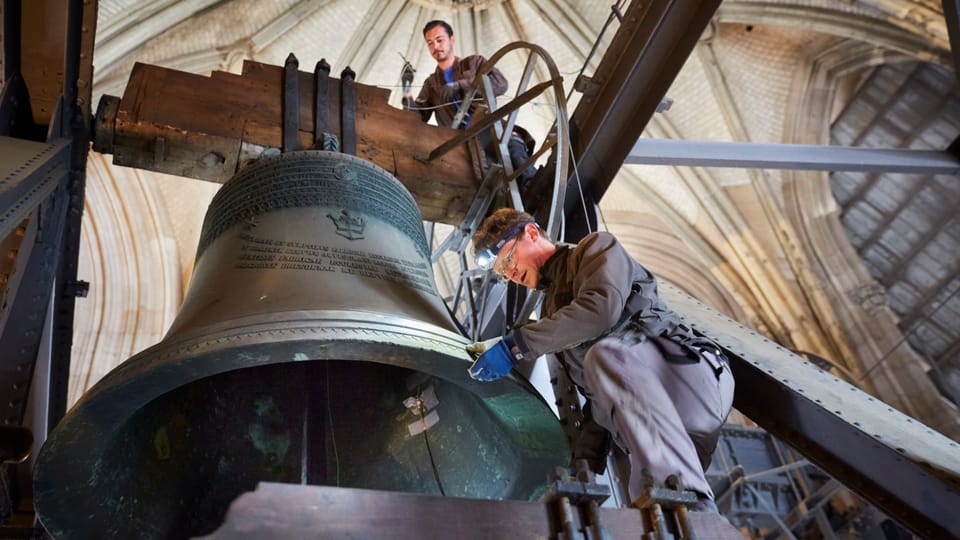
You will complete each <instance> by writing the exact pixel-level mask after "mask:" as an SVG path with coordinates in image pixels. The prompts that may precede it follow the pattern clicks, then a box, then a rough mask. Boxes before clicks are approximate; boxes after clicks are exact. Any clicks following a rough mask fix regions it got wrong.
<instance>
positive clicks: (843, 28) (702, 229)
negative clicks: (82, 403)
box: [71, 0, 960, 439]
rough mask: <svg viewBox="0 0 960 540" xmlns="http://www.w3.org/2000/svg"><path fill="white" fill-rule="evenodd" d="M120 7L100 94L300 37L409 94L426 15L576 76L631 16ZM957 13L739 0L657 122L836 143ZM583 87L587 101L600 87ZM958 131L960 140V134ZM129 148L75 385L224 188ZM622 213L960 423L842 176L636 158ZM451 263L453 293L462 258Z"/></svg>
mask: <svg viewBox="0 0 960 540" xmlns="http://www.w3.org/2000/svg"><path fill="white" fill-rule="evenodd" d="M99 9H100V13H99V20H98V28H97V46H96V51H95V56H94V65H95V69H96V71H95V78H94V100H95V102H96V101H97V100H98V99H99V97H100V96H101V95H104V94H110V95H117V96H120V95H122V92H123V88H124V85H125V82H126V79H127V77H128V75H129V73H130V70H131V68H132V66H133V64H134V62H145V63H150V64H157V65H161V66H166V67H170V68H174V69H179V70H183V71H188V72H193V73H209V72H211V71H215V70H222V71H231V72H239V69H240V66H241V65H242V62H243V60H247V59H252V60H256V61H259V62H264V63H269V64H276V65H282V64H283V62H284V59H285V58H286V57H287V55H288V54H290V53H291V52H292V53H294V54H295V55H296V56H297V58H298V59H299V60H300V66H301V69H302V70H303V71H310V70H311V69H312V66H313V65H314V63H315V62H317V61H318V60H320V59H321V58H325V59H326V60H327V61H328V62H330V64H331V65H332V66H333V70H332V73H333V74H334V75H336V74H338V73H339V72H340V70H342V69H343V68H345V67H347V66H349V67H351V68H352V69H353V70H354V71H355V72H356V73H357V79H358V81H359V82H361V83H364V84H370V85H376V86H380V87H384V88H390V89H393V93H392V94H391V103H392V104H394V105H398V104H399V91H398V85H399V76H400V68H401V65H402V63H403V58H407V59H409V60H410V61H411V62H412V63H413V65H414V66H415V67H416V69H417V75H416V83H419V82H420V81H422V79H423V78H424V77H425V76H426V74H428V73H429V72H430V71H431V70H432V69H433V61H432V59H431V58H430V57H429V55H428V54H427V52H426V49H425V47H424V46H423V43H422V37H421V34H420V29H421V28H422V27H423V25H424V23H425V22H427V21H428V20H431V19H436V18H441V19H445V20H448V21H450V22H451V24H452V25H453V26H454V29H455V34H456V39H457V43H456V44H457V50H458V52H459V53H460V54H461V55H465V54H470V53H473V52H477V53H481V54H485V55H487V56H490V55H491V54H492V53H494V52H495V51H496V50H497V49H499V48H500V47H501V46H503V45H505V44H507V43H509V42H512V41H517V40H524V41H529V42H532V43H536V44H538V45H541V46H542V47H544V48H545V49H546V50H547V51H548V52H549V53H550V54H551V56H552V57H553V59H554V61H555V62H556V64H557V65H558V67H559V70H560V72H561V74H562V76H563V77H564V87H565V88H567V89H568V90H569V89H571V88H572V85H573V82H574V80H575V79H576V77H577V75H578V74H579V73H580V71H581V69H582V68H583V67H584V65H586V70H585V73H586V74H587V75H589V74H590V73H592V70H593V68H594V67H595V66H596V64H597V62H598V61H599V59H600V58H601V56H602V54H603V51H604V50H605V48H606V45H607V44H608V43H609V41H610V38H611V37H612V35H613V32H615V31H616V28H617V22H616V20H613V21H612V23H610V24H609V28H608V29H607V31H606V32H605V33H604V32H603V29H604V27H605V26H606V25H607V23H608V22H609V21H610V19H611V9H610V5H609V3H601V2H592V1H586V0H503V1H497V0H487V1H475V2H469V1H457V0H450V1H442V0H434V1H430V0H408V1H405V0H390V1H372V0H300V1H297V0H284V1H281V0H276V1H271V2H261V1H257V0H194V1H180V2H178V1H173V0H166V1H147V0H105V1H101V2H100V8H99ZM940 9H941V8H940V2H939V0H913V1H907V0H843V1H839V0H759V1H752V0H726V1H725V2H724V3H723V4H722V5H721V7H720V10H719V11H718V12H717V14H716V16H715V18H714V21H713V22H712V24H711V25H710V28H709V29H708V31H707V32H706V33H705V34H704V35H703V36H702V37H701V40H700V43H699V45H698V46H697V48H696V50H695V52H694V54H693V55H691V57H690V59H689V60H688V62H687V64H686V65H685V67H684V68H683V70H682V71H681V72H680V75H679V76H678V78H677V80H676V82H675V83H674V84H673V86H672V88H671V89H670V91H669V92H668V96H669V97H670V98H671V99H673V105H672V107H671V108H670V109H669V111H667V112H665V113H662V114H657V115H655V117H654V119H653V120H652V121H651V122H650V124H649V125H648V128H647V130H646V132H645V133H644V136H645V137H656V138H673V139H689V140H715V141H752V142H766V143H784V142H786V143H810V144H827V143H829V142H830V130H831V125H833V124H834V121H835V120H836V119H837V117H838V116H840V115H841V113H842V112H843V111H844V110H847V109H848V106H849V105H850V104H851V103H852V102H853V101H855V100H856V99H858V96H859V94H858V91H859V89H860V88H861V86H862V84H863V82H864V81H865V80H868V79H869V77H870V76H871V74H873V73H875V71H876V70H877V68H878V67H883V66H888V65H898V64H900V63H902V62H920V63H924V64H926V63H930V64H936V65H938V66H940V67H939V68H938V69H942V70H951V69H952V66H951V65H950V61H951V60H950V58H951V57H950V53H949V44H948V36H947V30H946V26H945V24H944V21H943V16H942V14H941V12H940ZM595 43H599V46H598V49H597V52H596V54H594V55H593V56H591V50H592V48H593V47H594V44H595ZM402 57H403V58H402ZM522 60H523V59H522V58H520V57H519V56H517V57H511V56H509V55H508V56H507V57H505V58H504V61H503V62H502V63H501V64H500V67H501V69H502V71H504V72H505V73H506V75H507V77H508V78H511V77H512V78H513V79H516V77H518V76H519V73H520V72H521V71H522V69H523V65H522V63H521V62H522ZM546 76H547V75H546V72H545V71H538V72H537V73H536V74H535V76H534V78H535V79H538V78H539V79H542V78H545V77H546ZM534 82H537V81H534ZM952 92H953V96H955V97H956V95H957V90H956V80H955V79H954V87H953V90H952ZM570 96H571V97H570V100H569V102H568V108H569V110H571V111H572V110H573V109H574V108H575V106H576V103H577V100H578V98H579V94H577V93H576V92H572V91H570ZM553 107H554V105H553V104H552V103H550V102H549V100H547V99H543V100H541V101H538V102H537V103H535V104H534V106H531V107H525V108H524V109H523V110H521V114H520V120H519V122H520V123H521V124H523V125H524V126H527V127H528V128H529V129H530V130H531V131H532V132H533V133H534V135H535V136H537V137H538V138H542V137H543V136H544V134H545V133H546V130H547V129H548V128H549V122H551V121H552V120H553V116H552V112H551V111H552V108H553ZM952 129H953V136H956V134H957V131H958V129H960V127H958V126H957V125H955V124H954V125H953V127H952ZM940 149H942V148H940ZM110 161H111V158H110V156H101V155H97V154H93V155H92V156H91V160H90V171H89V172H90V174H89V179H88V198H87V207H86V214H85V218H84V219H85V222H84V229H83V248H82V255H81V268H80V278H81V279H86V280H88V281H90V282H91V287H90V294H89V296H88V297H87V299H86V300H84V301H81V302H78V304H77V317H76V340H75V350H74V364H73V374H72V381H71V382H72V385H71V400H75V399H76V398H77V397H79V395H80V393H82V391H83V390H84V389H85V388H87V387H89V386H90V385H91V384H92V383H93V382H95V381H96V380H97V379H98V378H99V377H101V376H102V375H103V374H104V373H106V371H108V370H109V369H111V368H112V367H114V366H116V365H117V364H119V363H120V362H121V361H123V360H124V359H126V358H128V357H129V356H131V355H133V354H134V353H136V352H137V351H139V350H142V349H143V348H145V347H147V346H149V345H151V344H153V343H155V342H157V341H159V340H160V339H161V338H162V336H163V333H164V332H165V330H166V328H167V327H168V326H169V324H170V322H171V321H172V319H173V317H174V316H175V314H176V311H177V308H178V306H179V303H180V300H181V299H182V296H183V292H184V291H185V289H186V286H187V283H188V281H189V275H190V269H191V266H192V263H193V252H194V250H195V246H196V241H197V237H198V235H199V225H200V222H201V220H202V217H203V213H204V210H205V207H206V204H207V201H209V199H210V197H212V195H213V193H214V192H215V191H216V189H218V188H219V185H218V184H209V183H204V182H202V181H198V180H190V179H184V178H176V177H170V176H165V175H160V174H156V173H150V172H146V171H140V170H134V169H126V168H122V167H114V166H113V165H111V164H110ZM952 180H954V182H955V180H956V179H955V178H953V179H952ZM952 193H953V194H954V196H956V190H954V191H952ZM600 206H601V212H602V223H601V226H602V227H604V228H607V229H609V230H610V231H612V232H614V233H615V234H617V235H618V236H619V237H621V238H622V239H623V241H624V242H625V244H626V245H627V246H628V247H629V249H630V250H631V252H632V253H633V255H634V256H636V257H637V258H638V259H639V260H641V261H642V262H644V263H645V264H647V265H648V266H649V267H650V268H651V269H653V270H654V271H655V272H657V273H658V274H659V275H661V276H662V277H663V278H665V279H667V280H669V281H672V282H674V283H676V284H677V285H679V286H681V287H682V288H684V289H685V290H687V291H688V292H690V293H691V294H693V295H694V296H696V297H698V298H699V299H701V300H702V301H703V302H705V303H707V304H710V305H712V306H714V307H716V308H717V309H719V310H721V311H723V312H725V313H727V314H729V315H730V316H732V317H734V318H736V319H737V320H739V321H741V322H742V323H743V324H744V325H745V326H748V327H751V328H754V329H756V330H758V331H760V332H762V333H763V334H765V335H767V336H768V337H770V338H771V339H773V340H775V341H777V342H779V343H781V344H782V345H784V346H785V347H788V348H791V349H794V350H798V351H804V352H808V353H813V354H815V355H818V356H820V357H823V358H827V359H829V360H830V361H831V362H832V363H833V364H834V365H835V366H836V367H835V368H834V369H835V370H836V372H837V373H840V374H842V375H844V376H846V377H847V378H849V379H851V380H852V381H854V382H855V383H856V384H858V385H860V386H862V387H864V388H865V389H866V390H868V391H870V392H872V393H874V394H876V395H878V396H879V397H881V398H882V399H883V400H885V401H886V402H888V403H890V404H891V405H893V406H895V407H897V408H899V409H901V410H903V411H904V412H906V413H908V414H910V415H913V416H915V417H918V418H920V419H922V420H923V421H924V422H926V423H928V424H929V425H931V426H933V427H935V428H937V429H939V430H940V431H942V432H944V433H946V434H948V435H949V436H951V437H953V438H955V439H956V438H958V437H960V426H958V416H957V413H956V410H955V408H953V407H952V406H951V405H950V404H949V403H948V402H947V401H946V400H944V399H943V398H942V397H941V396H940V395H939V394H938V393H937V391H936V390H935V389H934V388H933V386H932V384H931V382H930V379H929V378H928V376H927V375H926V373H925V370H926V369H927V362H926V361H925V360H924V359H923V358H921V357H920V356H919V355H917V354H916V353H915V352H913V351H912V350H911V349H910V348H909V347H905V346H900V344H901V343H900V342H901V341H902V337H903V333H902V331H901V330H900V329H898V327H897V317H896V315H895V314H894V313H893V312H892V311H891V310H890V309H889V307H888V306H887V303H886V297H885V292H884V289H883V287H880V286H878V285H877V282H876V281H875V279H874V278H873V277H872V276H871V275H870V273H869V271H868V269H867V267H866V266H865V265H864V264H863V262H862V260H861V258H860V256H859V255H858V253H857V251H856V250H855V249H854V248H853V247H852V246H851V243H850V241H849V240H848V237H847V234H846V232H845V230H844V227H843V225H844V223H843V222H842V221H841V219H840V218H841V215H840V213H841V212H840V211H841V208H840V206H838V204H837V202H836V200H835V199H834V195H833V194H832V192H831V188H830V181H829V176H828V175H827V174H826V173H812V172H794V171H789V172H778V171H768V170H738V169H703V168H690V167H666V166H656V167H655V166H633V165H630V166H625V167H623V169H622V170H621V172H620V174H619V175H618V178H617V179H616V181H615V182H614V183H613V185H612V187H611V188H610V190H609V191H608V192H607V194H606V196H605V197H604V199H603V201H601V205H600ZM437 275H438V281H439V282H440V287H441V289H444V288H445V287H449V282H448V279H449V277H448V276H449V273H448V272H446V271H445V270H444V269H442V268H441V269H438V274H437ZM947 285H949V283H948V284H947ZM955 320H956V319H955ZM956 325H957V323H956V322H954V323H953V328H952V332H953V333H954V334H956V333H957V328H956ZM954 356H955V354H954Z"/></svg>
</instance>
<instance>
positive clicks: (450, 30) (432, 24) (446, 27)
mask: <svg viewBox="0 0 960 540" xmlns="http://www.w3.org/2000/svg"><path fill="white" fill-rule="evenodd" d="M438 26H442V27H443V29H444V30H446V31H447V35H448V36H450V37H453V28H451V27H450V25H449V24H447V21H440V20H437V21H430V22H428V23H427V25H426V26H424V27H423V35H424V36H426V35H427V32H429V31H430V30H433V29H434V28H436V27H438Z"/></svg>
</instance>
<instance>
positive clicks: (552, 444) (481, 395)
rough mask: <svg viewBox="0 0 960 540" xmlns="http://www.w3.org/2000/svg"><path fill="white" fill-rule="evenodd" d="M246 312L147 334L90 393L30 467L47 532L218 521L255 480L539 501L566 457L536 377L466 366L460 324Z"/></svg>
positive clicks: (154, 534)
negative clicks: (141, 346) (160, 338)
mask: <svg viewBox="0 0 960 540" xmlns="http://www.w3.org/2000/svg"><path fill="white" fill-rule="evenodd" d="M284 315H286V316H285V317H284ZM253 319H255V318H251V320H241V321H233V326H232V327H231V328H229V329H228V328H207V329H206V332H205V333H202V334H203V335H200V334H201V333H199V332H198V333H197V334H196V335H183V336H182V338H181V339H179V340H177V341H175V342H165V343H162V344H160V345H158V346H155V347H153V348H151V349H148V350H146V351H144V352H143V353H141V354H139V355H137V356H135V357H133V358H131V359H130V360H128V361H127V362H125V363H124V364H123V365H122V366H120V367H119V368H118V369H116V370H114V371H113V372H111V373H110V374H108V375H107V377H105V378H104V379H103V380H102V381H100V382H99V383H98V384H97V385H96V386H95V387H94V388H93V389H91V391H90V392H88V393H87V395H85V397H84V398H83V399H82V400H81V401H80V402H79V403H78V404H77V405H76V406H75V408H74V409H73V410H72V411H71V412H70V414H69V415H68V416H67V417H66V418H65V419H64V420H63V422H61V424H60V425H59V426H58V427H57V429H56V431H55V432H54V434H53V435H52V436H51V437H50V439H48V441H47V444H45V445H44V447H43V449H42V450H41V452H40V454H39V456H38V462H37V466H36V470H35V474H34V496H35V505H36V508H37V509H38V515H39V516H40V519H41V521H42V522H43V524H44V527H46V528H47V529H48V531H49V532H50V533H51V534H52V535H53V536H54V537H69V538H75V537H85V536H87V535H92V536H91V537H94V536H95V537H103V536H102V535H103V532H102V531H116V532H117V534H116V535H114V536H115V537H139V538H167V537H189V536H196V535H201V534H207V533H209V532H212V531H213V530H215V529H216V528H217V527H218V526H219V525H220V524H221V523H222V522H223V518H224V516H225V514H226V511H227V509H228V507H229V504H230V502H232V501H233V500H234V499H235V498H236V497H238V496H239V495H241V494H242V493H244V492H246V491H252V490H254V489H255V488H256V484H257V483H258V482H261V481H269V482H283V483H298V484H313V485H327V486H338V487H352V488H366V489H377V490H385V491H403V492H415V493H429V494H436V495H440V494H442V495H446V496H456V497H469V498H482V499H516V500H532V499H536V498H537V497H538V496H539V494H540V493H541V492H542V490H543V489H545V488H546V485H547V474H548V472H549V471H550V470H551V469H552V468H553V467H554V466H557V465H561V464H564V463H566V462H567V461H568V459H569V450H568V446H567V442H566V439H565V437H564V435H563V432H562V430H560V429H559V425H558V423H557V421H556V418H555V417H554V416H553V413H552V412H551V411H550V409H549V407H548V406H547V404H546V403H544V402H543V400H542V399H541V398H540V397H539V396H538V395H537V394H536V392H535V391H534V390H532V388H531V387H530V386H529V384H528V383H526V381H522V380H520V379H515V378H512V377H509V378H506V379H502V380H500V381H496V382H493V383H478V382H476V381H473V380H471V379H470V378H469V376H468V375H467V372H466V368H467V366H468V365H469V358H468V357H467V356H466V353H465V352H464V351H463V348H462V347H463V345H465V339H464V338H463V337H461V336H459V335H456V334H453V333H452V332H448V331H446V330H443V329H440V328H436V327H433V326H432V325H429V324H425V323H419V322H417V321H403V320H400V319H397V320H390V318H389V317H383V316H370V315H365V314H359V313H348V312H342V311H335V312H322V311H321V312H311V313H304V312H295V313H288V314H274V315H273V316H272V317H271V320H269V321H262V320H261V321H259V322H256V321H255V320H253ZM265 336H266V337H267V338H266V339H267V341H268V342H265V341H264V338H265ZM183 381H186V382H183ZM85 531H90V532H89V533H87V532H85Z"/></svg>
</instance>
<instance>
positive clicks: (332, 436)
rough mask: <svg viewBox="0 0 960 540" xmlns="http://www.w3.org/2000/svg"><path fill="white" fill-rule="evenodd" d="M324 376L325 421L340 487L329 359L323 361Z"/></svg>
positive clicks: (337, 484) (338, 455)
mask: <svg viewBox="0 0 960 540" xmlns="http://www.w3.org/2000/svg"><path fill="white" fill-rule="evenodd" d="M323 370H324V377H323V382H324V384H325V385H326V387H327V388H326V393H327V422H328V423H329V424H330V442H331V443H332V444H333V460H334V464H335V465H336V470H337V483H336V486H337V487H340V454H339V453H338V452H337V437H336V435H335V434H334V432H333V408H332V407H331V406H330V361H329V360H326V361H324V362H323Z"/></svg>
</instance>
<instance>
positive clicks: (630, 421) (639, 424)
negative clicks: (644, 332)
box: [584, 338, 734, 499]
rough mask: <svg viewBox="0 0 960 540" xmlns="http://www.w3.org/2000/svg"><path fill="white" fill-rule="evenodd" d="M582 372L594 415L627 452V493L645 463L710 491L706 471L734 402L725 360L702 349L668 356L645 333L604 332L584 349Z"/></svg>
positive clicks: (658, 477) (637, 487)
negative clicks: (689, 355) (690, 357)
mask: <svg viewBox="0 0 960 540" xmlns="http://www.w3.org/2000/svg"><path fill="white" fill-rule="evenodd" d="M718 372H719V374H718ZM584 379H585V382H586V385H587V389H586V390H587V391H588V392H589V393H590V394H591V395H589V396H588V397H589V398H590V399H592V400H593V401H594V404H595V407H594V409H595V412H596V413H597V414H595V415H594V416H595V419H596V420H597V422H598V423H600V424H601V425H603V426H604V427H606V428H607V429H609V430H610V432H611V433H612V434H613V435H614V438H615V439H617V440H618V441H620V442H621V444H622V445H623V446H625V447H626V449H627V451H628V452H629V454H630V456H629V457H630V469H631V472H630V487H629V490H630V497H631V499H636V498H637V497H638V496H639V495H640V493H641V492H642V491H643V476H642V474H641V471H643V470H644V469H646V470H647V471H649V472H650V474H651V475H652V476H653V479H654V481H656V482H657V483H659V484H661V485H662V484H663V483H664V481H665V480H666V478H667V477H668V476H669V475H671V474H675V475H677V476H678V477H679V478H680V481H681V482H682V483H683V486H684V488H685V489H692V490H696V491H699V492H701V493H703V494H706V495H707V496H709V497H710V498H711V499H712V498H713V491H712V490H711V489H710V485H709V484H708V483H707V480H706V476H705V474H704V473H705V471H706V468H707V467H708V466H709V465H710V457H711V455H712V453H713V450H714V449H715V448H716V445H717V439H718V438H719V436H720V428H721V427H722V426H723V423H724V422H725V421H726V419H727V415H728V414H729V413H730V407H731V406H732V404H733V386H734V383H733V375H732V374H731V373H730V367H729V366H726V365H723V364H721V363H720V362H719V361H718V360H717V358H716V357H715V356H714V355H713V354H712V353H709V352H706V351H704V352H702V353H701V359H700V361H699V362H697V363H690V364H683V363H671V362H667V361H666V360H665V359H664V357H663V355H662V354H661V353H660V350H659V349H658V348H657V347H656V345H654V344H653V343H651V342H650V341H640V342H638V343H629V342H624V341H622V340H621V339H617V338H606V339H603V340H601V341H598V342H597V343H596V344H594V345H593V346H592V347H591V348H590V350H589V351H587V355H586V358H585V360H584ZM597 409H599V410H597Z"/></svg>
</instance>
